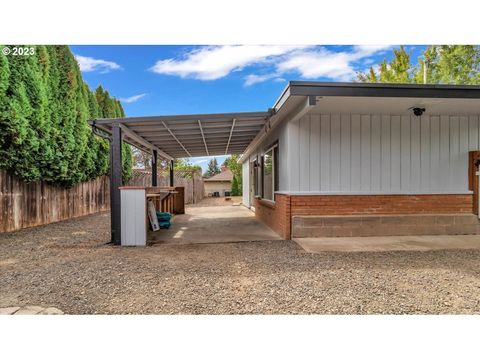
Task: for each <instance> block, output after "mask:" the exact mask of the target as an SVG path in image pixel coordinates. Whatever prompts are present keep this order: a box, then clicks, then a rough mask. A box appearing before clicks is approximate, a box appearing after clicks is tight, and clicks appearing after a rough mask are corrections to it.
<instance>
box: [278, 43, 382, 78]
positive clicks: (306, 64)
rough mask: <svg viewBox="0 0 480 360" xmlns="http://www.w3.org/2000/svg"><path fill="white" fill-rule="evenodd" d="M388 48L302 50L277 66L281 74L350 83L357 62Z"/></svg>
mask: <svg viewBox="0 0 480 360" xmlns="http://www.w3.org/2000/svg"><path fill="white" fill-rule="evenodd" d="M387 48H388V47H386V46H354V47H353V49H352V51H340V52H335V51H331V50H328V49H326V48H324V47H321V48H318V49H314V50H301V51H297V52H294V53H292V54H290V55H289V56H288V57H286V58H285V59H284V60H282V61H280V62H279V63H278V64H277V71H278V72H279V73H286V72H291V71H295V72H298V73H300V75H301V76H302V77H303V78H307V79H315V78H320V77H326V78H329V79H332V80H336V81H350V80H352V78H353V77H354V76H355V69H354V67H355V62H356V61H359V60H364V59H367V58H368V57H370V56H372V55H375V54H377V53H379V52H382V51H384V50H386V49H387Z"/></svg>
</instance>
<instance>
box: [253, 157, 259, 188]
mask: <svg viewBox="0 0 480 360" xmlns="http://www.w3.org/2000/svg"><path fill="white" fill-rule="evenodd" d="M252 167H253V184H252V186H253V192H254V195H255V196H260V186H259V183H260V182H259V181H258V180H259V169H260V166H259V165H258V161H257V160H254V161H253V162H252Z"/></svg>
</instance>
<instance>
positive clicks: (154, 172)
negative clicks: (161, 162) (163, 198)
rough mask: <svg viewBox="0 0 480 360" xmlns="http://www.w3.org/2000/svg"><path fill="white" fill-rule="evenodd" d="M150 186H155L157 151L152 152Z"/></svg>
mask: <svg viewBox="0 0 480 360" xmlns="http://www.w3.org/2000/svg"><path fill="white" fill-rule="evenodd" d="M152 186H157V150H153V151H152Z"/></svg>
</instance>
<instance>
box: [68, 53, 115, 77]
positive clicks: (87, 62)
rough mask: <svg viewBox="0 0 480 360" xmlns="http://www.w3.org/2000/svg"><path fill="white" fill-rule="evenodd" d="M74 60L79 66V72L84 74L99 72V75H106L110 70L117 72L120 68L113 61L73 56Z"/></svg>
mask: <svg viewBox="0 0 480 360" xmlns="http://www.w3.org/2000/svg"><path fill="white" fill-rule="evenodd" d="M75 59H76V60H77V62H78V65H79V66H80V70H81V71H84V72H92V71H99V72H101V73H107V72H109V71H110V70H119V69H121V68H122V67H121V66H120V65H118V64H117V63H115V62H113V61H107V60H102V59H94V58H92V57H88V56H81V55H75Z"/></svg>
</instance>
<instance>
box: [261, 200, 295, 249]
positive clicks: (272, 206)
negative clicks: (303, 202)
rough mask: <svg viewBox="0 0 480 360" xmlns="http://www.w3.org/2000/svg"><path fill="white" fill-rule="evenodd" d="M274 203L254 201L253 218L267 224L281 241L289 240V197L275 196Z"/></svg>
mask: <svg viewBox="0 0 480 360" xmlns="http://www.w3.org/2000/svg"><path fill="white" fill-rule="evenodd" d="M275 197H276V201H275V203H272V202H270V201H265V200H259V199H254V206H255V217H257V218H258V219H260V220H261V221H262V222H264V223H265V224H267V225H268V226H269V227H270V228H271V229H272V230H273V231H275V232H276V233H277V234H278V235H280V236H281V237H282V238H283V239H286V240H290V238H291V228H292V227H291V220H292V218H291V214H290V195H284V194H277V195H275Z"/></svg>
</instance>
